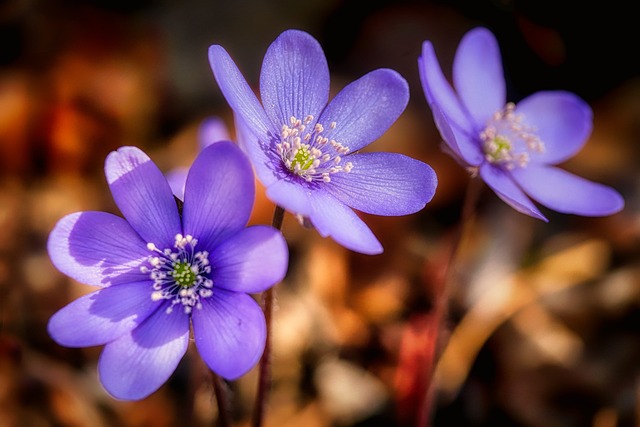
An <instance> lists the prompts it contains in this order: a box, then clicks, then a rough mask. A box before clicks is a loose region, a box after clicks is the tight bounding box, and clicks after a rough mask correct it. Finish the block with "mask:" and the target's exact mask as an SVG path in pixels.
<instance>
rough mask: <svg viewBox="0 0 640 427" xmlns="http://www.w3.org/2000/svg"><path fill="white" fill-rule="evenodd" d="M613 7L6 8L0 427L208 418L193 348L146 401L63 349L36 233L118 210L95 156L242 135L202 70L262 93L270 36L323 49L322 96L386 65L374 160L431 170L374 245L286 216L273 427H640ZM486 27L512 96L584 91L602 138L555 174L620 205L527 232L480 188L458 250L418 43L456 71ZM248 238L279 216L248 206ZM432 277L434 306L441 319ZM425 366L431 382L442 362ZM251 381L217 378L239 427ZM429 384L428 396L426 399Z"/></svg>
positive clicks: (199, 421)
mask: <svg viewBox="0 0 640 427" xmlns="http://www.w3.org/2000/svg"><path fill="white" fill-rule="evenodd" d="M632 7H633V2H622V1H616V0H610V1H606V2H604V1H595V2H579V1H575V2H574V1H564V2H557V1H550V0H537V1H533V0H531V1H517V0H476V1H473V2H471V1H462V0H449V1H447V0H441V1H418V0H414V1H410V0H406V1H391V0H370V1H366V2H360V1H355V0H325V1H322V0H306V1H292V0H273V1H260V0H234V1H222V0H218V1H216V0H189V1H181V2H178V1H169V0H165V1H161V0H139V1H135V0H132V1H106V0H94V1H79V0H78V1H72V0H55V1H54V0H49V1H48V0H2V1H0V426H2V427H18V426H20V427H22V426H25V427H49V426H52V427H53V426H56V427H58V426H60V427H62V426H65V427H71V426H72V427H76V426H77V427H81V426H91V427H101V426H105V427H106V426H125V427H143V426H144V427H147V426H148V427H164V426H167V427H168V426H185V425H188V426H210V425H214V423H215V420H216V418H217V412H216V411H217V409H216V405H215V403H214V402H215V401H214V400H213V398H212V387H211V384H210V381H209V376H208V373H207V372H206V370H205V369H204V368H203V366H202V362H201V361H200V359H199V357H198V355H197V353H196V352H195V347H193V346H192V347H191V348H190V350H189V352H188V355H187V357H185V358H184V359H183V361H182V362H181V364H180V365H179V367H178V370H177V371H176V373H175V374H174V375H173V376H172V377H171V379H170V380H169V381H168V382H167V383H166V384H165V385H164V386H163V387H162V388H161V389H160V390H159V391H158V392H156V393H154V394H153V395H151V396H150V397H148V398H147V399H144V400H142V401H139V402H122V401H117V400H114V399H112V398H111V397H109V396H108V395H107V394H106V392H105V391H104V390H103V389H102V388H101V386H100V384H99V382H98V379H97V374H96V364H97V359H98V356H99V354H100V350H101V349H100V348H85V349H69V348H63V347H61V346H59V345H57V344H56V343H54V342H53V341H52V340H51V339H50V338H49V336H48V335H47V332H46V324H47V321H48V319H49V317H50V316H51V315H52V314H53V313H54V312H56V311H57V310H58V309H60V308H61V307H63V306H64V305H66V304H67V303H68V302H70V301H72V300H73V299H75V298H77V297H78V296H80V295H82V294H85V293H87V292H89V291H91V289H90V288H89V287H88V286H85V285H82V284H80V283H76V282H73V281H72V280H70V279H68V278H67V277H65V276H63V275H61V274H60V273H59V272H57V270H56V269H55V268H54V267H53V266H52V265H51V263H50V261H49V258H48V255H47V253H46V240H47V236H48V233H49V232H50V230H51V229H52V227H53V226H54V224H55V222H56V221H57V220H58V219H60V218H61V217H62V216H64V215H65V214H67V213H71V212H76V211H81V210H103V211H109V212H113V213H118V211H117V208H116V207H115V205H114V203H113V202H112V200H111V197H110V194H109V190H108V187H107V185H106V181H105V179H104V174H103V164H104V159H105V156H106V155H107V153H109V152H110V151H111V150H114V149H116V148H118V147H120V146H123V145H135V146H138V147H140V148H142V149H144V150H145V151H147V152H148V153H149V154H150V156H151V157H152V159H154V161H156V162H157V164H158V165H159V166H160V167H161V168H162V169H163V170H165V171H169V170H171V169H172V168H174V167H178V166H188V165H189V164H190V162H191V161H192V160H193V158H194V156H195V155H196V153H197V150H198V141H197V135H198V128H199V126H200V123H201V122H202V120H204V119H205V118H207V117H210V116H217V117H220V118H222V119H223V120H224V121H225V122H226V123H227V124H228V125H229V127H230V129H231V131H232V133H233V118H232V115H231V111H230V109H229V108H228V106H227V104H226V102H225V100H224V98H223V97H222V95H221V93H220V91H219V90H218V88H217V85H216V83H215V81H214V79H213V76H212V73H211V71H210V68H209V64H208V59H207V48H208V46H209V45H211V44H214V43H215V44H221V45H223V46H224V47H225V48H226V49H227V50H228V51H229V53H230V54H231V55H232V57H233V58H234V59H235V61H236V62H237V64H238V66H239V67H240V69H241V70H242V71H243V73H244V75H245V76H246V77H247V79H248V80H249V82H250V83H251V84H252V85H254V87H255V88H256V89H257V82H258V75H259V69H260V65H261V62H262V57H263V55H264V52H265V50H266V48H267V47H268V45H269V44H270V43H271V41H273V40H274V39H275V37H276V36H277V35H278V34H279V33H280V32H282V31H283V30H285V29H289V28H298V29H302V30H306V31H308V32H310V33H311V34H312V35H313V36H314V37H316V38H317V39H318V40H319V42H320V43H321V44H322V46H323V48H324V50H325V53H326V55H327V59H328V61H329V67H330V70H331V73H332V91H333V93H335V92H337V91H338V90H339V89H341V88H342V87H343V86H344V85H346V84H347V83H349V82H351V81H353V80H355V79H356V78H358V77H360V76H362V75H363V74H365V73H367V72H369V71H371V70H373V69H375V68H379V67H389V68H393V69H395V70H397V71H399V72H400V73H401V74H402V75H403V76H404V77H405V78H406V79H407V80H408V81H409V84H410V87H411V101H410V104H409V106H408V107H407V109H406V111H405V113H404V114H403V115H402V116H401V117H400V119H399V120H398V121H397V123H395V124H394V125H393V126H392V127H391V129H390V130H389V131H388V132H387V133H386V134H385V135H384V136H383V137H382V138H381V139H380V140H378V141H376V142H374V143H373V144H372V145H371V146H370V147H368V148H367V149H370V150H373V151H394V152H400V153H404V154H407V155H410V156H412V157H415V158H418V159H420V160H423V161H425V162H427V163H429V164H430V165H431V166H432V167H433V168H434V169H435V170H436V172H437V174H438V177H439V186H438V190H437V194H436V197H435V198H434V200H433V201H432V202H431V203H430V204H429V205H427V207H426V208H425V209H424V210H423V211H421V212H419V213H416V214H414V215H409V216H405V217H397V218H389V217H375V216H363V217H364V219H365V221H366V222H367V224H369V225H370V227H371V228H372V230H373V231H374V232H375V234H376V235H377V236H378V237H379V239H380V240H381V242H382V244H383V245H384V247H385V252H384V254H382V255H378V256H365V255H360V254H356V253H353V252H350V251H347V250H345V249H344V248H341V247H340V246H338V245H337V244H335V243H334V242H333V241H331V240H328V239H322V238H320V237H319V236H318V235H317V233H316V232H315V231H313V230H308V229H304V228H302V227H300V226H299V224H298V223H297V222H296V220H295V219H294V218H293V217H291V216H289V215H287V216H286V217H285V223H284V229H283V232H284V235H285V237H286V238H287V241H288V242H289V246H290V251H291V264H290V269H289V274H288V276H287V278H286V279H285V280H284V282H283V283H281V284H279V285H278V286H277V291H276V292H277V308H276V312H275V323H274V332H273V333H274V349H273V351H274V358H273V376H274V378H273V388H272V394H271V397H270V401H269V405H268V409H267V419H266V424H265V425H266V426H274V427H276V426H277V427H280V426H282V427H286V426H311V427H314V426H336V427H348V426H363V427H364V426H390V427H393V426H414V425H417V423H418V421H417V420H419V419H420V414H421V413H422V414H423V415H422V417H423V418H424V414H425V411H424V408H423V403H422V402H423V400H424V395H425V393H426V392H427V390H430V391H429V393H430V395H431V396H432V397H433V399H432V401H433V404H432V406H431V407H430V410H429V413H428V418H429V419H430V423H431V425H433V426H450V425H464V426H536V427H537V426H545V427H549V426H550V427H553V426H562V427H564V426H567V427H573V426H575V427H578V426H593V427H616V426H617V427H623V426H638V425H640V363H639V362H640V339H639V338H640V335H639V332H640V327H639V326H638V325H640V257H639V255H640V185H639V184H640V68H639V66H638V63H639V62H640V61H638V49H637V44H638V42H639V41H640V37H639V32H638V25H637V22H636V16H637V15H636V14H635V13H634V12H632ZM478 25H482V26H486V27H488V28H489V29H491V30H492V31H493V32H494V34H495V35H496V37H497V38H498V40H499V43H500V48H501V50H502V54H503V57H504V67H505V73H506V78H507V82H508V93H509V98H510V99H511V100H513V101H516V102H517V101H518V100H520V99H522V98H523V97H525V96H527V95H529V94H531V93H533V92H535V91H538V90H543V89H564V90H569V91H572V92H575V93H577V94H578V95H579V96H581V97H583V98H584V99H585V100H586V101H587V102H588V103H589V104H590V105H591V107H592V108H593V110H594V113H595V122H594V131H593V134H592V136H591V138H590V140H589V141H588V143H587V144H586V146H585V148H584V149H583V150H582V151H581V152H580V153H579V154H578V155H577V156H575V157H574V158H573V159H571V160H570V161H568V162H566V163H565V164H564V165H563V167H565V168H566V169H567V170H570V171H572V172H574V173H576V174H579V175H581V176H584V177H585V178H588V179H590V180H594V181H598V182H602V183H605V184H607V185H610V186H613V187H615V188H616V189H618V190H619V191H620V192H621V193H622V194H623V196H624V198H625V200H626V207H625V209H624V210H623V211H622V212H620V213H618V214H616V215H613V216H610V217H605V218H582V217H577V216H572V215H562V214H556V213H554V212H551V211H549V210H545V209H543V213H545V215H547V216H548V218H549V219H550V222H549V223H548V224H545V223H542V222H541V221H537V220H535V219H532V218H529V217H526V216H524V215H521V214H519V213H517V212H515V211H513V210H512V209H510V208H509V207H507V206H506V205H505V204H504V203H502V202H501V201H499V200H498V198H497V197H496V196H495V195H494V194H493V193H492V192H491V191H488V190H487V189H486V188H480V189H479V191H480V193H479V195H478V196H479V197H478V203H477V208H476V211H475V215H474V216H473V217H471V218H469V219H468V220H466V221H464V229H463V232H462V235H461V240H460V246H459V251H458V252H457V256H456V257H455V258H454V262H453V264H451V265H450V268H447V266H448V265H449V264H448V260H449V254H450V252H451V248H452V246H453V245H454V243H455V242H456V241H457V240H456V239H457V237H456V236H458V235H459V234H458V233H459V230H460V229H459V224H460V222H461V211H462V206H463V200H464V197H465V193H466V188H467V186H468V185H469V177H468V175H467V173H466V171H464V170H463V169H462V168H461V167H460V166H459V165H458V164H456V163H455V161H453V160H452V159H451V158H449V157H448V156H447V155H446V154H443V153H442V152H441V150H440V138H439V136H438V134H437V131H436V129H435V126H434V124H433V121H432V120H431V112H430V110H429V109H428V107H427V104H426V102H425V100H424V95H423V92H422V88H421V86H420V80H419V76H418V68H417V58H418V56H419V55H420V50H421V44H422V42H423V41H424V40H431V41H432V42H433V43H434V45H435V48H436V52H437V54H438V57H439V58H440V61H441V63H442V66H443V69H444V71H445V73H446V74H447V75H449V76H450V70H451V62H452V60H453V55H454V53H455V48H456V46H457V44H458V42H459V40H460V38H461V37H462V36H463V34H464V33H465V32H466V31H468V30H469V29H471V28H473V27H475V26H478ZM256 197H257V198H256V205H255V209H254V213H253V216H252V219H251V221H252V223H256V224H267V223H270V221H271V215H272V213H273V205H272V204H271V202H269V201H268V200H267V199H266V198H265V197H264V194H263V190H262V188H261V187H258V194H257V196H256ZM445 280H447V283H448V285H447V287H446V291H445V294H444V295H446V297H447V302H446V310H443V306H441V305H438V304H435V301H436V298H435V297H436V296H438V295H443V294H442V290H443V283H445ZM434 355H437V357H438V359H439V362H438V364H437V365H436V366H432V363H431V361H432V360H433V356H434ZM255 384H256V372H255V370H254V371H251V372H250V373H249V374H247V375H246V376H245V377H243V378H242V379H240V380H238V381H234V382H231V383H228V386H229V390H230V391H231V398H232V413H233V419H234V425H237V426H246V425H249V419H250V414H251V407H252V401H253V397H254V394H255ZM429 384H431V387H429Z"/></svg>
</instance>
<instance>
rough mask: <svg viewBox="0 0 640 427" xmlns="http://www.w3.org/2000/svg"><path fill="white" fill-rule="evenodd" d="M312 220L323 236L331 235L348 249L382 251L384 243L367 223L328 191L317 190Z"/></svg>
mask: <svg viewBox="0 0 640 427" xmlns="http://www.w3.org/2000/svg"><path fill="white" fill-rule="evenodd" d="M310 200H311V201H312V204H313V213H312V215H311V216H310V219H311V222H312V223H313V225H314V226H315V228H316V229H317V230H318V233H320V235H321V236H323V237H327V236H331V238H333V240H335V241H336V242H338V243H339V244H341V245H342V246H344V247H345V248H347V249H351V250H352V251H355V252H360V253H363V254H368V255H375V254H379V253H382V245H381V244H380V242H379V241H378V239H377V238H376V236H374V235H373V232H372V231H371V230H370V229H369V227H367V225H366V224H365V223H364V222H363V221H362V220H361V219H360V217H358V215H356V213H355V212H354V211H352V210H351V209H350V208H349V207H348V206H346V205H344V204H343V203H342V202H340V201H339V200H337V199H336V198H334V197H333V196H332V195H330V194H328V193H324V192H321V191H317V192H315V193H314V194H313V197H312V198H310Z"/></svg>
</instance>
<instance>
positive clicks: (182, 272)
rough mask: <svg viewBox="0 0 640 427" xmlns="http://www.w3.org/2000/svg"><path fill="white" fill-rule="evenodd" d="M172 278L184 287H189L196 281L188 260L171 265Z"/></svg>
mask: <svg viewBox="0 0 640 427" xmlns="http://www.w3.org/2000/svg"><path fill="white" fill-rule="evenodd" d="M171 276H173V280H175V281H176V283H177V284H178V285H180V286H182V287H184V288H190V287H192V286H193V285H194V284H195V283H196V279H197V276H196V273H194V271H193V269H192V267H191V263H189V262H176V263H175V265H174V266H173V272H172V274H171Z"/></svg>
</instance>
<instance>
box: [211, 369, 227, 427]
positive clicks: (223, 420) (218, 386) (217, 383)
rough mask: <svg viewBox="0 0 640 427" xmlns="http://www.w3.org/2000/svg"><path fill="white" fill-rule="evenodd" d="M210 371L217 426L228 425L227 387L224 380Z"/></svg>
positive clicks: (223, 426)
mask: <svg viewBox="0 0 640 427" xmlns="http://www.w3.org/2000/svg"><path fill="white" fill-rule="evenodd" d="M210 372H211V383H212V384H213V392H214V394H215V396H216V403H217V404H218V421H217V423H216V426H217V427H230V426H231V415H230V413H229V400H228V399H229V389H228V387H227V385H226V384H225V382H224V380H223V379H222V378H220V377H219V376H218V375H216V374H215V373H214V372H213V371H210Z"/></svg>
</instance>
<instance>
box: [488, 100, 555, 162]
mask: <svg viewBox="0 0 640 427" xmlns="http://www.w3.org/2000/svg"><path fill="white" fill-rule="evenodd" d="M515 108H516V106H515V104H514V103H512V102H510V103H508V104H507V105H506V106H505V108H504V109H502V110H500V111H498V112H496V113H495V114H494V115H493V117H492V118H491V120H490V121H489V123H488V124H487V127H486V128H485V129H484V130H483V131H482V132H480V139H481V140H482V143H483V147H482V148H483V150H484V153H485V158H486V160H487V161H489V162H491V163H495V164H499V165H502V166H504V167H506V168H507V169H509V170H512V169H515V168H516V167H521V168H523V167H526V166H527V165H528V164H529V160H530V153H543V152H544V151H545V147H544V143H543V142H542V141H541V140H540V138H539V137H538V135H537V134H536V133H535V132H536V129H535V127H533V126H529V125H527V124H525V123H524V122H523V120H524V116H523V115H522V114H516V113H515Z"/></svg>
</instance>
